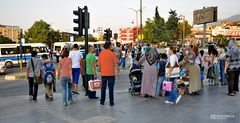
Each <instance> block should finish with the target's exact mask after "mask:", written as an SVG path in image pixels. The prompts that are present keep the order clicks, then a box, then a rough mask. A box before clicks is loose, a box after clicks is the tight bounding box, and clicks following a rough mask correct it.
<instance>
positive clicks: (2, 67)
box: [0, 64, 6, 73]
mask: <svg viewBox="0 0 240 123" xmlns="http://www.w3.org/2000/svg"><path fill="white" fill-rule="evenodd" d="M5 70H6V67H5V65H4V64H0V73H4V72H5Z"/></svg>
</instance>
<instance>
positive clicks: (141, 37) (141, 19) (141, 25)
mask: <svg viewBox="0 0 240 123" xmlns="http://www.w3.org/2000/svg"><path fill="white" fill-rule="evenodd" d="M142 26H143V25H142V0H140V40H142Z"/></svg>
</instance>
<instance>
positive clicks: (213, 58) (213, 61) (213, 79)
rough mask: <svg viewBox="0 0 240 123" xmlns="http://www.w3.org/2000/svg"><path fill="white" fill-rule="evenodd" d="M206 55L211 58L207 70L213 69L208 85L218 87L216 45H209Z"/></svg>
mask: <svg viewBox="0 0 240 123" xmlns="http://www.w3.org/2000/svg"><path fill="white" fill-rule="evenodd" d="M208 54H209V56H210V57H211V61H210V64H209V68H208V69H213V76H214V77H210V78H209V85H218V84H219V78H218V77H219V72H218V71H219V70H218V58H217V56H218V51H217V48H216V45H210V46H209V47H208ZM210 73H211V72H210Z"/></svg>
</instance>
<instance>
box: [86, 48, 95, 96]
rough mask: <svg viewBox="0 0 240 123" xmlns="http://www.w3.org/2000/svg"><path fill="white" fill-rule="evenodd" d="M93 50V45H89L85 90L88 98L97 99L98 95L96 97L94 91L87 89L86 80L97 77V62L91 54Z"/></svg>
mask: <svg viewBox="0 0 240 123" xmlns="http://www.w3.org/2000/svg"><path fill="white" fill-rule="evenodd" d="M94 52H95V49H94V47H93V46H89V53H88V54H87V56H86V92H87V95H88V98H89V99H98V97H96V91H90V90H88V81H90V80H94V79H96V78H97V67H96V66H97V62H96V58H95V55H94V54H93V53H94Z"/></svg>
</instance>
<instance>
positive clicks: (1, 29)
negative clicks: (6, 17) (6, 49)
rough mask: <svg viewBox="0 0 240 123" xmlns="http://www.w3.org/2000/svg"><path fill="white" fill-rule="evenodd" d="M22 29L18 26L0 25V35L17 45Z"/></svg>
mask: <svg viewBox="0 0 240 123" xmlns="http://www.w3.org/2000/svg"><path fill="white" fill-rule="evenodd" d="M21 34H22V29H21V28H19V27H18V26H7V25H0V35H3V36H4V37H8V38H10V39H11V40H12V41H13V42H15V43H19V41H20V38H21Z"/></svg>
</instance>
